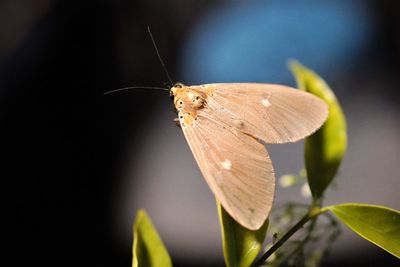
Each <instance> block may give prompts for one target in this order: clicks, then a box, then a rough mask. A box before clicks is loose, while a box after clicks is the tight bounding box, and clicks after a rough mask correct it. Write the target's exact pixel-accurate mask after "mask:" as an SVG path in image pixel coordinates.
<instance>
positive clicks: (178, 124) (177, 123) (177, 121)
mask: <svg viewBox="0 0 400 267" xmlns="http://www.w3.org/2000/svg"><path fill="white" fill-rule="evenodd" d="M174 122H175V125H176V126H178V127H179V128H181V123H180V121H179V119H178V118H175V119H174Z"/></svg>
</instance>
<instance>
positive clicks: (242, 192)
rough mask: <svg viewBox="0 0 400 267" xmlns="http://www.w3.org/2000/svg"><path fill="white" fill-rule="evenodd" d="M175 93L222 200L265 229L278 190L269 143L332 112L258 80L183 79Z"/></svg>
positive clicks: (306, 129)
mask: <svg viewBox="0 0 400 267" xmlns="http://www.w3.org/2000/svg"><path fill="white" fill-rule="evenodd" d="M170 96H171V98H172V99H173V101H174V105H175V108H176V111H177V113H178V121H179V124H180V126H181V128H182V130H183V133H184V135H185V138H186V140H187V142H188V144H189V146H190V149H191V151H192V153H193V155H194V158H195V159H196V162H197V164H198V166H199V168H200V170H201V173H202V174H203V176H204V178H205V180H206V181H207V183H208V185H209V187H210V188H211V190H212V192H213V193H214V195H215V197H216V198H217V200H218V201H219V202H220V203H221V205H222V206H223V207H224V209H225V210H226V211H227V212H228V213H229V214H230V216H231V217H232V218H233V219H234V220H236V221H237V222H238V223H239V224H241V225H242V226H244V227H246V228H248V229H250V230H257V229H259V228H260V227H261V226H262V225H263V223H264V222H265V220H266V219H267V217H268V215H269V213H270V210H271V207H272V202H273V199H274V193H275V174H274V168H273V166H272V162H271V159H270V157H269V155H268V152H267V150H266V148H265V146H264V143H266V144H282V143H290V142H295V141H298V140H300V139H303V138H305V137H306V136H309V135H311V134H312V133H314V132H315V131H316V130H317V129H318V128H320V127H321V125H322V124H323V123H324V121H325V120H326V118H327V116H328V107H327V105H326V104H325V102H324V101H323V100H321V99H320V98H318V97H316V96H314V95H312V94H309V93H306V92H303V91H299V90H296V89H293V88H290V87H287V86H283V85H275V84H256V83H219V84H218V83H215V84H204V85H196V86H186V85H183V84H181V83H178V84H175V85H174V86H173V87H172V88H171V89H170Z"/></svg>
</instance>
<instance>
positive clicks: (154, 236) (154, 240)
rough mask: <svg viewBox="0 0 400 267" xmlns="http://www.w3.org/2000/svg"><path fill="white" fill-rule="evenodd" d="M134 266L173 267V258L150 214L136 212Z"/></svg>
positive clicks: (141, 211) (140, 211)
mask: <svg viewBox="0 0 400 267" xmlns="http://www.w3.org/2000/svg"><path fill="white" fill-rule="evenodd" d="M132 266H133V267H172V263H171V258H170V257H169V255H168V252H167V250H166V249H165V246H164V243H163V242H162V240H161V238H160V236H159V235H158V233H157V231H156V229H155V228H154V226H153V224H152V223H151V220H150V218H149V216H148V215H147V214H146V212H145V211H144V210H139V211H138V212H137V213H136V219H135V223H134V224H133V261H132Z"/></svg>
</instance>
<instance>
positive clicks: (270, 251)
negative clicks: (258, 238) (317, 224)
mask: <svg viewBox="0 0 400 267" xmlns="http://www.w3.org/2000/svg"><path fill="white" fill-rule="evenodd" d="M327 211H328V209H326V208H322V209H321V208H319V207H318V206H314V205H311V208H310V209H309V211H308V213H307V214H306V215H305V216H304V217H303V218H301V220H300V221H299V222H297V223H296V224H295V225H294V226H293V227H292V228H290V229H289V231H288V232H287V233H286V234H285V235H283V236H282V238H281V239H279V240H278V241H277V242H276V243H275V244H274V245H273V246H272V247H271V248H270V249H268V250H267V251H266V252H265V253H264V254H263V255H262V256H261V257H260V258H259V259H258V260H257V261H255V262H254V264H253V266H261V265H262V264H264V263H265V261H266V260H267V259H268V258H269V257H270V256H271V255H272V254H273V253H274V252H275V251H276V250H278V248H280V247H281V246H282V245H283V244H284V243H285V242H286V241H287V240H288V239H289V238H290V237H291V236H292V235H293V234H294V233H296V232H297V231H298V230H300V229H301V228H302V227H303V226H304V224H306V223H307V222H308V221H309V220H311V219H312V218H314V217H316V216H318V215H320V214H322V213H325V212H327Z"/></svg>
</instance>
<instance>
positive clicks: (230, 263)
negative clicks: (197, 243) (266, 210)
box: [217, 202, 268, 267]
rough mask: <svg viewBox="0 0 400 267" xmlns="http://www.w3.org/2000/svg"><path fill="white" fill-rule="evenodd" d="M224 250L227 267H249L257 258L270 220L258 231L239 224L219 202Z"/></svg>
mask: <svg viewBox="0 0 400 267" xmlns="http://www.w3.org/2000/svg"><path fill="white" fill-rule="evenodd" d="M217 206H218V215H219V221H220V224H221V232H222V248H223V251H224V258H225V264H226V266H227V267H248V266H250V265H251V264H252V262H253V261H254V260H255V258H256V257H257V255H258V253H259V252H260V249H261V248H262V243H263V242H264V239H265V235H266V233H267V228H268V220H267V221H266V222H265V223H264V225H263V226H262V227H261V228H260V229H259V230H256V231H251V230H248V229H247V228H244V227H243V226H241V225H240V224H238V223H237V222H236V221H235V220H234V219H233V218H232V217H231V216H230V215H229V214H228V213H227V212H226V211H225V210H224V208H223V207H222V206H221V204H219V203H218V202H217Z"/></svg>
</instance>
